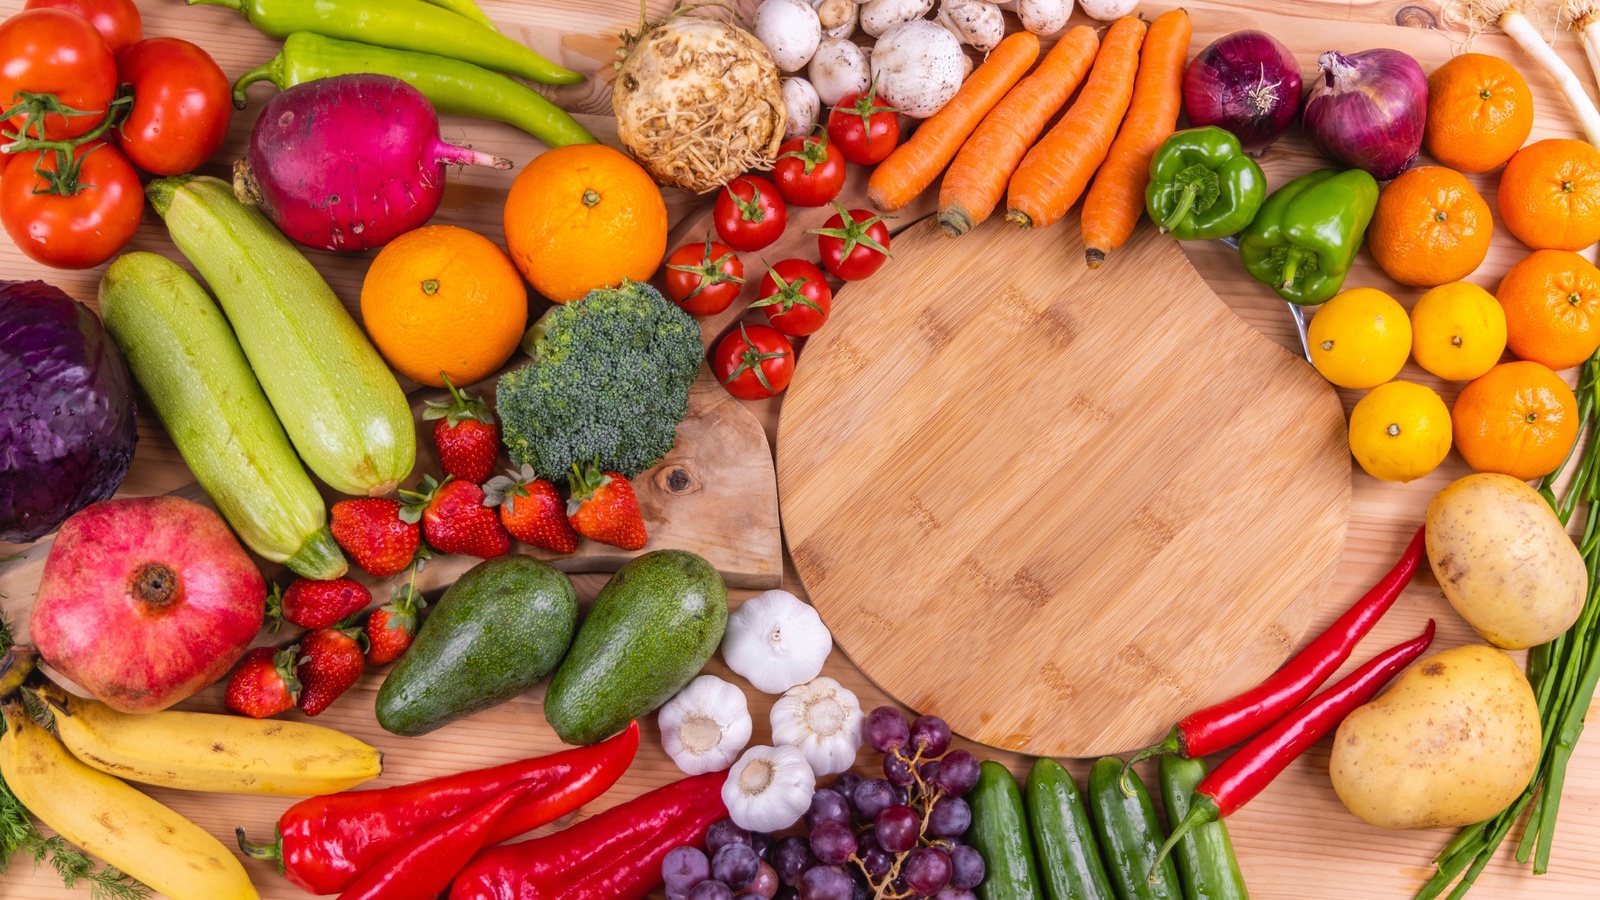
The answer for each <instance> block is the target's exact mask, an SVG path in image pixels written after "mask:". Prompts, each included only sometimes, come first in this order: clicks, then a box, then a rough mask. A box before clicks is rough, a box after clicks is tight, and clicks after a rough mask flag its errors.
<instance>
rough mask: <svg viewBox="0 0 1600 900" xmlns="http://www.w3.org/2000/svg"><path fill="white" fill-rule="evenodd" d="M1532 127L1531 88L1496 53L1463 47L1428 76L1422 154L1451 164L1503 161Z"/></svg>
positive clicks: (1470, 168)
mask: <svg viewBox="0 0 1600 900" xmlns="http://www.w3.org/2000/svg"><path fill="white" fill-rule="evenodd" d="M1532 131H1533V94H1532V93H1530V92H1529V91H1528V83H1527V82H1526V81H1524V80H1522V75H1520V74H1519V73H1518V72H1517V70H1516V68H1515V67H1513V66H1512V65H1511V64H1510V63H1508V62H1506V61H1505V60H1503V59H1501V58H1500V57H1498V56H1489V55H1487V54H1484V53H1463V54H1461V55H1460V56H1458V57H1456V58H1455V59H1452V60H1450V61H1449V62H1447V63H1445V64H1444V65H1442V66H1440V67H1439V68H1437V69H1434V70H1433V74H1432V75H1429V76H1428V123H1427V127H1426V128H1425V130H1424V131H1423V138H1424V143H1425V145H1426V146H1427V148H1428V154H1429V155H1430V156H1432V157H1433V158H1434V159H1437V160H1438V161H1439V162H1441V163H1444V164H1445V165H1447V166H1449V167H1450V168H1452V169H1459V170H1461V171H1463V172H1473V173H1477V172H1487V171H1489V170H1490V169H1493V168H1496V167H1498V166H1501V165H1504V164H1505V161H1506V160H1508V159H1510V158H1511V155H1512V154H1514V153H1516V152H1517V148H1519V147H1521V146H1522V142H1523V141H1526V140H1527V139H1528V135H1529V134H1530V133H1531V132H1532Z"/></svg>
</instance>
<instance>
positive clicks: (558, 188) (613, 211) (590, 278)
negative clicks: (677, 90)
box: [505, 144, 667, 303]
mask: <svg viewBox="0 0 1600 900" xmlns="http://www.w3.org/2000/svg"><path fill="white" fill-rule="evenodd" d="M505 228H506V247H507V248H508V249H509V250H510V251H511V259H512V260H513V261H514V262H515V263H516V264H517V268H518V269H520V270H521V271H522V274H523V275H524V276H525V277H526V278H527V279H528V282H529V283H530V284H532V285H533V287H534V290H536V291H538V292H539V293H541V294H543V295H544V296H545V297H547V298H549V299H550V300H553V301H555V302H557V303H568V302H570V301H573V300H577V299H578V298H579V297H582V296H584V295H585V294H587V293H589V292H590V291H592V290H594V289H596V288H603V287H616V286H617V285H619V284H621V283H622V282H623V280H624V279H631V280H633V281H648V280H650V276H652V275H654V274H655V271H656V268H657V267H658V266H660V265H661V258H662V257H663V256H664V255H665V254H666V252H667V204H666V202H665V201H664V200H662V199H661V191H660V189H659V188H657V187H656V184H655V182H654V181H652V180H650V176H649V175H648V174H647V173H646V172H645V170H644V169H641V168H640V167H639V164H638V163H636V162H634V161H633V160H631V159H629V158H628V157H627V155H626V154H624V153H622V152H621V151H618V150H613V149H612V148H610V147H607V146H605V145H604V144H573V145H571V146H567V147H558V148H556V149H554V150H549V151H546V152H545V153H542V154H540V155H539V156H537V157H534V160H533V162H531V163H529V164H528V165H527V166H526V167H524V168H523V170H522V173H521V174H519V175H518V176H517V180H516V181H515V182H514V183H513V184H512V185H511V192H510V194H509V195H507V197H506V209H505Z"/></svg>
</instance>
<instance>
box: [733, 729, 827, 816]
mask: <svg viewBox="0 0 1600 900" xmlns="http://www.w3.org/2000/svg"><path fill="white" fill-rule="evenodd" d="M816 789H817V776H816V775H815V774H814V773H812V771H811V766H810V765H808V764H807V763H806V758H805V756H803V755H802V754H801V753H800V751H799V750H797V749H795V748H794V747H751V748H750V749H749V750H746V751H745V752H744V755H743V756H741V757H739V761H738V762H736V763H734V764H733V768H731V769H729V770H728V780H727V781H724V782H723V783H722V802H723V804H724V805H726V806H727V807H728V816H729V818H731V819H733V824H735V825H738V826H739V827H740V828H743V829H745V830H747V831H765V832H773V831H782V830H783V829H785V828H788V827H789V826H790V825H793V824H794V823H796V822H798V821H800V817H801V816H803V815H805V812H806V810H808V809H810V808H811V795H812V794H813V793H815V792H816Z"/></svg>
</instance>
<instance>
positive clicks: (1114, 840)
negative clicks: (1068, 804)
mask: <svg viewBox="0 0 1600 900" xmlns="http://www.w3.org/2000/svg"><path fill="white" fill-rule="evenodd" d="M1128 782H1129V783H1130V784H1131V785H1133V796H1132V797H1129V796H1127V795H1125V794H1123V793H1122V760H1120V759H1117V758H1116V757H1115V756H1107V757H1105V758H1104V759H1101V760H1097V761H1096V762H1095V764H1094V768H1092V769H1090V770H1089V806H1090V808H1091V809H1093V810H1094V834H1095V837H1096V838H1098V839H1099V841H1100V850H1101V851H1102V852H1103V853H1105V860H1106V874H1107V875H1110V876H1111V885H1112V887H1114V888H1116V891H1117V896H1118V897H1120V898H1121V900H1183V888H1181V887H1180V886H1179V885H1178V870H1177V869H1176V868H1174V867H1173V865H1172V857H1170V856H1169V857H1167V858H1165V859H1163V860H1161V865H1159V866H1157V867H1156V871H1155V875H1156V877H1155V880H1154V881H1152V880H1151V879H1150V877H1149V876H1150V866H1151V863H1153V862H1155V859H1156V854H1157V852H1158V851H1159V850H1160V849H1161V842H1162V841H1164V840H1166V835H1164V834H1163V833H1162V831H1161V823H1160V822H1157V821H1156V808H1155V806H1154V805H1152V804H1151V803H1150V794H1149V792H1148V791H1146V790H1145V789H1144V782H1142V781H1140V780H1139V773H1137V772H1132V771H1130V772H1129V773H1128Z"/></svg>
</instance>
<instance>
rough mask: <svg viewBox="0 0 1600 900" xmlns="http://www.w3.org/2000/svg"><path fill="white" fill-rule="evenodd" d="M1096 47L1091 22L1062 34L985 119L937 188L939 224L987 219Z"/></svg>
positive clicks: (951, 229)
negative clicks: (1037, 66)
mask: <svg viewBox="0 0 1600 900" xmlns="http://www.w3.org/2000/svg"><path fill="white" fill-rule="evenodd" d="M1098 49H1100V37H1099V35H1097V34H1095V30H1094V29H1093V28H1090V27H1089V26H1088V25H1079V26H1078V27H1076V28H1074V29H1072V30H1071V31H1069V32H1067V33H1066V34H1064V35H1062V36H1061V39H1060V40H1058V41H1056V45H1055V46H1054V47H1052V48H1051V50H1050V52H1049V53H1047V54H1045V57H1044V62H1042V63H1039V68H1037V69H1035V70H1034V71H1033V74H1032V75H1029V76H1028V77H1027V78H1024V79H1022V81H1021V82H1019V83H1018V84H1017V86H1016V87H1014V88H1012V89H1011V92H1010V93H1008V94H1006V98H1005V99H1004V100H1001V101H1000V105H999V106H996V107H995V108H994V111H993V112H991V113H989V115H988V116H986V117H985V118H984V120H983V124H981V125H979V126H978V130H977V131H975V132H973V135H972V138H971V139H970V140H968V141H967V143H966V145H965V146H963V147H962V148H961V152H960V153H957V154H956V161H955V162H953V163H951V164H950V171H948V172H946V173H945V175H944V184H943V185H941V186H940V188H939V225H940V227H942V228H943V229H944V232H945V234H948V235H950V236H951V237H955V236H957V235H962V234H966V233H967V232H968V231H971V230H972V227H973V226H974V225H977V224H978V223H979V222H982V221H983V220H985V219H987V218H989V214H990V213H991V212H993V211H994V207H995V204H996V203H999V202H1000V198H1002V197H1004V196H1005V193H1006V182H1007V181H1009V180H1010V179H1011V173H1012V172H1015V171H1016V170H1017V164H1018V163H1020V162H1022V157H1023V154H1025V153H1027V152H1028V148H1029V147H1032V146H1033V142H1034V141H1036V140H1038V139H1039V135H1041V134H1043V133H1044V126H1045V125H1047V124H1049V122H1050V117H1051V116H1053V115H1055V114H1056V112H1057V111H1058V110H1060V109H1061V106H1062V104H1064V103H1066V102H1067V98H1068V97H1070V96H1072V92H1073V91H1074V90H1076V89H1077V87H1078V84H1079V83H1080V82H1082V81H1083V76H1085V75H1087V74H1089V66H1090V64H1091V63H1093V62H1094V54H1095V51H1096V50H1098Z"/></svg>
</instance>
